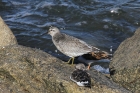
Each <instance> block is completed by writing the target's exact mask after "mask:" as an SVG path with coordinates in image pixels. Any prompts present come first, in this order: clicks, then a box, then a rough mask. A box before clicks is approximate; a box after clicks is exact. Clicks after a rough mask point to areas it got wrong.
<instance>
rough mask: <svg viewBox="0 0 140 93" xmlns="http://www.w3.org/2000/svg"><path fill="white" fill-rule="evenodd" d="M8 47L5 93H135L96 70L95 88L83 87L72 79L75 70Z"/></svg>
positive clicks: (0, 61)
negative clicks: (70, 77)
mask: <svg viewBox="0 0 140 93" xmlns="http://www.w3.org/2000/svg"><path fill="white" fill-rule="evenodd" d="M0 21H2V20H0ZM2 22H3V21H2ZM2 22H0V23H2ZM3 26H5V25H3ZM3 30H4V31H5V29H3ZM6 31H10V30H6ZM1 32H2V30H1ZM11 33H12V32H9V34H11ZM1 36H2V35H1ZM5 38H6V37H5ZM6 39H11V38H6ZM7 41H8V40H7ZM1 42H3V41H0V43H1ZM14 42H15V41H14ZM7 45H9V46H7ZM7 45H6V46H5V47H3V48H1V49H0V92H1V93H131V92H130V91H128V90H126V89H125V88H123V87H120V86H119V85H117V84H116V83H114V82H113V81H112V80H110V79H109V78H107V77H106V76H104V75H103V74H101V73H99V72H97V71H95V70H90V71H89V73H90V74H91V83H92V86H91V88H86V87H79V86H77V84H75V83H74V82H72V81H71V80H70V79H69V76H70V75H71V73H72V72H73V71H74V66H72V65H69V64H66V63H65V62H63V61H61V60H59V59H57V58H55V57H53V56H51V55H49V54H47V53H45V52H43V51H41V50H38V49H34V48H29V47H25V46H21V45H17V44H16V42H15V43H11V42H10V43H9V44H8V43H7Z"/></svg>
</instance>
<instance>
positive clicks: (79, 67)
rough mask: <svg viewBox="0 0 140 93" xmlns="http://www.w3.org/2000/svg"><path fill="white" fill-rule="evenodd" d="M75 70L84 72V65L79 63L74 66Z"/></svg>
mask: <svg viewBox="0 0 140 93" xmlns="http://www.w3.org/2000/svg"><path fill="white" fill-rule="evenodd" d="M75 68H76V69H79V70H86V67H85V65H84V64H82V63H79V64H77V65H76V66H75Z"/></svg>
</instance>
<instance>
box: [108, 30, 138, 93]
mask: <svg viewBox="0 0 140 93" xmlns="http://www.w3.org/2000/svg"><path fill="white" fill-rule="evenodd" d="M109 67H110V72H111V74H112V75H111V77H112V79H113V80H114V81H115V82H117V83H119V84H120V85H122V86H123V87H125V88H127V89H129V90H131V91H133V92H136V93H140V28H138V29H137V30H136V32H135V34H134V35H133V36H132V37H130V38H128V39H126V40H125V41H123V42H122V43H121V44H120V46H119V47H118V49H117V51H116V52H115V53H114V57H113V60H112V62H111V63H110V66H109Z"/></svg>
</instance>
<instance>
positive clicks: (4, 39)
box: [0, 17, 17, 48]
mask: <svg viewBox="0 0 140 93" xmlns="http://www.w3.org/2000/svg"><path fill="white" fill-rule="evenodd" d="M14 44H17V40H16V38H15V36H14V35H13V33H12V31H11V30H10V28H9V27H8V26H7V25H6V24H5V22H4V21H3V20H2V18H1V17H0V48H2V47H5V46H8V45H14Z"/></svg>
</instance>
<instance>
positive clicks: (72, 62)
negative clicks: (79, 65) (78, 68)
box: [72, 57, 74, 65]
mask: <svg viewBox="0 0 140 93" xmlns="http://www.w3.org/2000/svg"><path fill="white" fill-rule="evenodd" d="M73 63H74V57H72V65H73Z"/></svg>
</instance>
